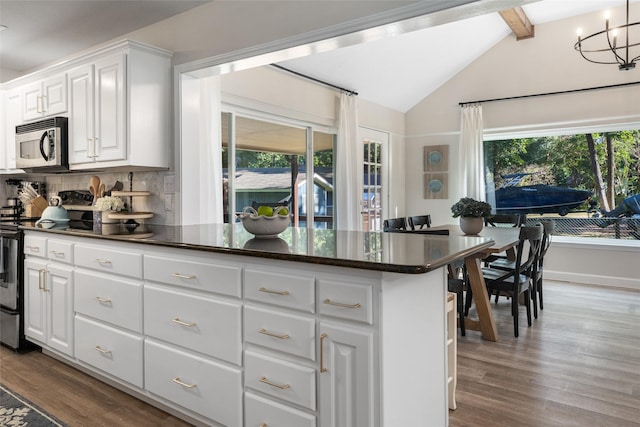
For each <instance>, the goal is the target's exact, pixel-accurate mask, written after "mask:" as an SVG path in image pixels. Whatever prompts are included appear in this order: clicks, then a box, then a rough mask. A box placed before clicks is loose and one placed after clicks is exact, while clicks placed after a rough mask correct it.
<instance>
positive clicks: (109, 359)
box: [74, 316, 143, 387]
mask: <svg viewBox="0 0 640 427" xmlns="http://www.w3.org/2000/svg"><path fill="white" fill-rule="evenodd" d="M74 324H75V333H76V336H75V338H76V340H75V341H76V344H75V345H76V347H75V355H76V357H77V358H78V359H79V360H81V361H83V362H85V363H88V364H90V365H91V366H94V367H96V368H98V369H100V370H102V371H104V372H106V373H108V374H110V375H113V376H115V377H118V378H120V379H122V380H124V381H127V382H128V383H131V384H133V385H135V386H137V387H142V342H143V339H142V336H140V335H136V334H132V333H128V332H125V331H122V330H120V329H116V328H112V327H110V326H107V325H104V324H101V323H98V322H94V321H92V320H89V319H85V318H83V317H80V316H76V318H75V322H74Z"/></svg>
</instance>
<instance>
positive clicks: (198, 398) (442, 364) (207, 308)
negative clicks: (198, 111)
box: [23, 224, 492, 427]
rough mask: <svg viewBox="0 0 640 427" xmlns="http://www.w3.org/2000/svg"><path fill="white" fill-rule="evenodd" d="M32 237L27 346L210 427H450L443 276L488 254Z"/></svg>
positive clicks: (347, 241)
mask: <svg viewBox="0 0 640 427" xmlns="http://www.w3.org/2000/svg"><path fill="white" fill-rule="evenodd" d="M23 229H24V230H25V234H26V237H25V255H26V261H25V280H26V284H25V285H26V289H27V291H26V296H25V299H26V308H27V310H26V311H27V312H26V315H25V317H26V319H25V331H26V332H25V333H26V335H27V337H28V339H30V340H32V341H34V342H36V343H38V344H40V345H41V346H42V347H43V349H44V350H45V351H47V352H48V353H49V354H51V355H52V356H55V357H58V358H60V359H62V360H65V361H66V362H67V363H70V364H73V365H74V366H77V367H79V368H80V369H83V370H85V371H87V372H90V373H91V374H92V375H94V376H96V377H99V378H101V379H103V380H104V381H108V382H109V383H110V384H113V385H115V386H117V387H118V388H120V389H123V390H125V391H127V392H129V393H131V394H134V395H136V396H138V397H140V398H141V399H143V400H145V401H148V402H151V403H153V404H156V405H158V406H160V407H162V408H165V409H168V410H170V411H171V412H172V413H175V414H177V415H178V416H181V417H183V418H185V419H187V420H188V421H191V422H194V423H196V424H202V425H217V424H220V425H238V426H241V425H260V424H261V423H264V424H266V425H272V424H277V423H280V424H281V425H308V426H316V425H318V426H322V425H337V426H339V425H344V426H390V427H394V426H399V425H402V426H412V425H416V426H417V425H420V426H431V425H433V426H443V425H446V424H447V421H448V409H447V361H446V341H447V336H446V313H445V304H444V301H445V296H446V271H445V270H446V269H445V268H444V267H445V266H446V265H447V264H448V263H450V262H452V261H454V260H456V259H460V258H463V257H467V256H469V255H471V254H473V253H475V252H477V251H481V250H483V249H484V248H486V247H487V246H490V245H491V243H492V242H491V240H489V239H486V238H481V237H475V238H474V237H462V236H432V235H415V234H410V233H398V234H396V233H363V232H349V231H335V230H306V229H297V228H289V229H287V230H285V232H283V233H281V234H280V237H279V238H276V239H262V240H261V239H254V238H253V236H252V235H250V234H248V233H247V232H246V231H244V230H243V229H242V226H241V225H239V224H235V225H228V224H227V225H215V224H213V225H198V226H149V229H150V231H151V233H152V235H151V236H150V237H149V235H148V234H147V235H146V236H147V237H145V238H143V239H137V238H130V237H129V236H127V235H109V236H102V235H95V234H93V233H92V232H89V231H77V230H70V229H67V230H56V229H50V230H44V229H40V228H37V227H35V226H34V225H33V224H26V225H24V226H23ZM125 355H126V357H125Z"/></svg>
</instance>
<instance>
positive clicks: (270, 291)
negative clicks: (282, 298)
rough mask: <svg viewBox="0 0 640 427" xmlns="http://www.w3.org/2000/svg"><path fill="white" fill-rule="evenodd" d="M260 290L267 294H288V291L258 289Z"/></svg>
mask: <svg viewBox="0 0 640 427" xmlns="http://www.w3.org/2000/svg"><path fill="white" fill-rule="evenodd" d="M258 290H259V291H260V292H266V293H268V294H276V295H289V291H272V290H270V289H267V288H260V289H258Z"/></svg>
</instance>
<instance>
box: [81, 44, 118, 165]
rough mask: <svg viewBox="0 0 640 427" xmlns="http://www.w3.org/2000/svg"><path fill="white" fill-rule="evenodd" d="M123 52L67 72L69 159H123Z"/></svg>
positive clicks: (99, 160)
mask: <svg viewBox="0 0 640 427" xmlns="http://www.w3.org/2000/svg"><path fill="white" fill-rule="evenodd" d="M125 67H126V55H124V54H117V55H113V56H110V57H107V58H105V59H103V60H101V61H97V62H96V63H95V64H87V65H84V66H81V67H78V68H76V69H74V70H72V71H70V72H69V99H70V108H69V162H70V163H74V164H75V163H87V162H92V163H93V162H103V161H110V160H123V159H125V158H126V155H127V152H126V148H127V147H126V134H125V130H126V129H125V126H126V123H125V118H124V116H125V107H126V106H125Z"/></svg>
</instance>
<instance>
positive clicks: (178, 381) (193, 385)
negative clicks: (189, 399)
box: [172, 377, 196, 388]
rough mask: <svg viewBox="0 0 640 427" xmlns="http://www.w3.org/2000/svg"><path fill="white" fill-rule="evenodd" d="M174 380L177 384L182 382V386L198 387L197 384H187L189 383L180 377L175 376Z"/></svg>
mask: <svg viewBox="0 0 640 427" xmlns="http://www.w3.org/2000/svg"><path fill="white" fill-rule="evenodd" d="M172 381H173V382H174V383H176V384H180V385H181V386H182V387H186V388H194V387H196V385H195V384H187V383H184V382H182V380H180V377H175V378H174V379H173V380H172Z"/></svg>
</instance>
